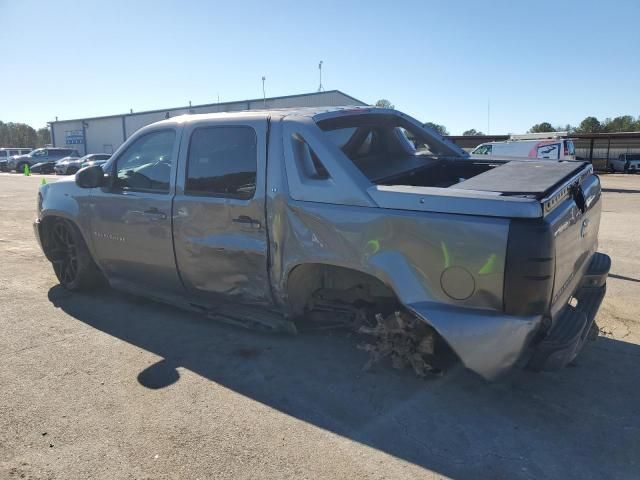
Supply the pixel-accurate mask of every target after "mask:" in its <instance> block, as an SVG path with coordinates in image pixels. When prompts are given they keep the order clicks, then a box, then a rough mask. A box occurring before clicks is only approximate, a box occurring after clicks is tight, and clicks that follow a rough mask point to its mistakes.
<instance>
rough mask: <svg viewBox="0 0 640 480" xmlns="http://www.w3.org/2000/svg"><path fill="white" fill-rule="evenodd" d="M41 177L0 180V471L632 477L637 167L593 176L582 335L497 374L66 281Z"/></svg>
mask: <svg viewBox="0 0 640 480" xmlns="http://www.w3.org/2000/svg"><path fill="white" fill-rule="evenodd" d="M41 178H42V177H40V176H32V177H23V176H19V175H15V174H13V175H12V174H0V259H1V260H0V262H1V263H0V298H1V300H0V331H1V332H2V334H1V335H0V478H1V479H20V478H26V479H65V480H66V479H85V478H99V479H121V478H123V479H129V478H131V479H134V478H135V479H152V478H153V479H157V478H162V479H164V478H167V479H169V478H175V479H197V478H198V479H207V478H242V479H244V478H246V479H255V478H278V479H284V478H292V479H301V478H309V479H317V478H318V479H319V478H331V479H336V478H350V479H353V478H371V479H378V478H402V479H407V478H443V477H444V478H456V479H476V478H493V479H503V478H504V479H530V478H535V479H540V478H576V479H581V480H582V479H591V478H593V479H596V478H597V479H600V478H616V479H637V478H640V401H639V400H638V398H639V396H640V395H639V394H640V346H639V343H640V324H639V323H638V322H639V321H638V318H639V315H638V313H639V312H640V308H639V307H638V299H639V298H640V254H639V253H638V248H637V244H638V239H639V238H640V221H639V220H640V177H639V176H624V175H603V177H602V182H603V187H604V191H605V193H604V213H603V217H602V223H601V228H600V249H601V250H602V251H604V252H606V253H608V254H609V255H611V257H612V259H613V267H612V275H611V277H610V280H609V291H608V294H607V297H606V298H605V301H604V304H603V306H602V308H601V310H600V314H599V316H598V323H599V325H600V327H601V336H600V338H599V339H598V341H597V342H595V343H589V344H588V345H587V346H586V348H585V350H584V351H583V353H582V354H581V356H580V357H579V358H578V361H577V362H576V365H575V366H574V367H572V368H566V369H564V370H562V371H560V372H554V373H544V374H534V373H529V372H518V373H517V374H516V375H513V377H512V378H510V379H509V380H508V381H506V382H503V383H498V384H490V383H486V382H484V381H482V380H481V379H479V378H477V377H476V376H474V375H473V374H471V373H469V372H466V371H464V370H462V369H459V370H455V371H451V372H449V373H448V374H447V375H445V376H444V377H441V378H431V379H428V380H420V379H418V378H416V377H414V376H413V375H412V374H411V373H410V372H409V371H406V372H398V371H395V370H392V369H391V368H389V367H387V366H380V367H376V369H374V371H372V372H367V373H365V372H362V371H361V367H362V365H363V364H364V363H365V361H366V354H365V353H364V352H361V351H358V350H357V349H356V348H355V347H356V344H357V342H358V341H357V339H356V338H354V337H351V336H348V335H346V334H345V333H340V332H315V333H314V332H307V333H303V334H301V335H298V336H297V337H286V336H275V335H267V334H259V333H254V332H249V331H244V330H240V329H235V328H232V327H229V326H226V325H221V324H218V323H216V322H214V321H211V320H206V319H204V318H202V317H200V316H197V315H192V314H189V313H185V312H182V311H180V310H176V309H173V308H170V307H167V306H164V305H158V304H154V303H151V302H148V301H145V300H140V299H135V298H131V297H127V296H125V295H122V294H119V293H116V292H113V291H111V290H110V289H108V288H105V289H104V290H103V291H101V292H98V293H96V294H93V295H87V294H82V295H80V294H70V293H68V292H66V291H64V290H63V289H61V288H60V287H59V286H58V285H57V282H56V279H55V277H54V275H53V271H52V269H51V267H50V265H49V264H48V262H47V261H46V260H45V259H44V257H43V255H42V254H41V252H40V251H39V249H38V247H37V244H36V241H35V239H34V236H33V232H32V227H31V221H32V219H33V217H34V211H35V202H36V190H37V187H38V185H39V183H40V181H41ZM47 178H48V179H49V181H54V178H53V177H47Z"/></svg>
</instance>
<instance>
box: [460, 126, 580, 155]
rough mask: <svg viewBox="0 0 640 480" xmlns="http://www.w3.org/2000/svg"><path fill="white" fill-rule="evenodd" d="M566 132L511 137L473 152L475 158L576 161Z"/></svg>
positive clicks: (483, 145)
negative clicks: (484, 156) (483, 156)
mask: <svg viewBox="0 0 640 480" xmlns="http://www.w3.org/2000/svg"><path fill="white" fill-rule="evenodd" d="M563 136H566V132H553V133H542V134H540V133H532V134H526V135H511V138H510V139H509V140H506V141H503V142H487V143H481V144H480V145H478V146H477V147H476V148H475V149H473V150H472V151H471V155H472V156H474V157H480V156H482V155H486V156H487V157H489V158H492V157H526V158H537V159H544V160H576V150H575V147H574V144H573V140H572V139H571V138H562V137H563Z"/></svg>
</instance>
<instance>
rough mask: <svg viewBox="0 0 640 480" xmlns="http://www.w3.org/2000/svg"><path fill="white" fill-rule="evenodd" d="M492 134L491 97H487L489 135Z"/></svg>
mask: <svg viewBox="0 0 640 480" xmlns="http://www.w3.org/2000/svg"><path fill="white" fill-rule="evenodd" d="M490 134H491V99H490V98H488V99H487V135H490Z"/></svg>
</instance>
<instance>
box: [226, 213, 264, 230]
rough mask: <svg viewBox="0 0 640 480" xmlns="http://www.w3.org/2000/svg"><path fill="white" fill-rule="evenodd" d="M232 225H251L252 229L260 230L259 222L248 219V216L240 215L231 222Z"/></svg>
mask: <svg viewBox="0 0 640 480" xmlns="http://www.w3.org/2000/svg"><path fill="white" fill-rule="evenodd" d="M232 221H233V222H234V223H244V224H248V225H251V226H252V227H253V228H260V227H261V225H260V221H259V220H256V219H254V218H251V217H249V216H248V215H240V216H239V217H237V218H234V219H233V220H232Z"/></svg>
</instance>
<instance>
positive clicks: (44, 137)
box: [36, 127, 51, 147]
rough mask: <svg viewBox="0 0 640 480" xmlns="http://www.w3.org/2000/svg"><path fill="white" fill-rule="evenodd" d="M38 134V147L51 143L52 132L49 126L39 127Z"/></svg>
mask: <svg viewBox="0 0 640 480" xmlns="http://www.w3.org/2000/svg"><path fill="white" fill-rule="evenodd" d="M36 135H37V140H36V147H45V146H47V145H49V144H50V143H51V132H50V131H49V129H48V128H47V127H42V128H39V129H38V130H37V131H36Z"/></svg>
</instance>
